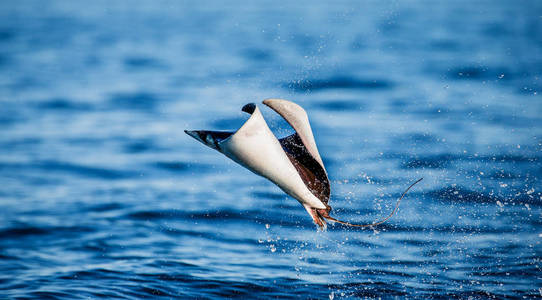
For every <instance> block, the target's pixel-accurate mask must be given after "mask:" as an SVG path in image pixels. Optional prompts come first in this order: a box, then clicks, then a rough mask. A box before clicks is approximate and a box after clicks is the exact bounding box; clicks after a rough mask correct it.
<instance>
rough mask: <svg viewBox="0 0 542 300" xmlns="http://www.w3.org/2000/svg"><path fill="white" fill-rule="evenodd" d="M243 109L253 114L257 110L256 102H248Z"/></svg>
mask: <svg viewBox="0 0 542 300" xmlns="http://www.w3.org/2000/svg"><path fill="white" fill-rule="evenodd" d="M241 110H242V111H244V112H246V113H248V114H253V113H254V111H255V110H256V104H254V103H249V104H246V105H245V106H243V108H242V109H241Z"/></svg>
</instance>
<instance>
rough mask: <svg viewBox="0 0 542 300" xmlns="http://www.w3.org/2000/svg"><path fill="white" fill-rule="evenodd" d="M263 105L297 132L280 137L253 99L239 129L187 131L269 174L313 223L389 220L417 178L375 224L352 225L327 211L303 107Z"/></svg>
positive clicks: (322, 173) (326, 186)
mask: <svg viewBox="0 0 542 300" xmlns="http://www.w3.org/2000/svg"><path fill="white" fill-rule="evenodd" d="M263 104H265V105H267V106H269V107H270V108H272V109H273V110H274V111H276V112H277V113H278V114H280V115H281V116H282V117H283V118H284V119H285V120H286V121H287V122H288V123H289V124H290V126H292V128H293V129H294V130H295V131H296V132H295V133H294V134H292V135H290V136H287V137H285V138H282V139H277V138H276V137H275V135H274V134H273V133H272V132H271V130H270V129H269V127H268V126H267V123H266V122H265V120H264V118H263V116H262V114H261V112H260V110H259V109H258V107H257V106H256V105H255V104H254V103H249V104H247V105H245V106H244V107H243V109H242V110H243V111H244V112H246V113H249V114H250V115H251V116H250V118H249V119H248V120H247V121H246V122H245V123H244V124H243V126H241V128H239V129H238V130H237V131H236V132H225V131H208V130H193V131H188V130H185V132H186V133H187V134H188V135H190V136H192V137H193V138H195V139H196V140H198V141H200V142H202V143H203V144H205V145H206V146H208V147H210V148H213V149H215V150H217V151H219V152H221V153H223V154H224V155H226V156H227V157H229V158H230V159H232V160H233V161H235V162H237V163H238V164H240V165H242V166H244V167H245V168H247V169H249V170H250V171H252V172H253V173H255V174H257V175H260V176H263V177H265V178H267V179H269V180H270V181H271V182H273V183H275V184H276V185H277V186H278V187H280V188H281V189H282V190H283V191H284V192H285V193H286V194H288V195H290V196H292V197H293V198H295V199H297V201H299V202H300V203H301V205H303V207H305V209H306V210H307V212H308V213H309V215H310V216H311V217H312V219H313V221H314V223H315V224H316V225H318V226H319V227H320V228H325V227H326V221H325V220H326V219H327V220H329V221H332V222H337V223H340V224H343V225H347V226H355V227H368V226H376V225H379V224H381V223H383V222H385V221H386V220H388V219H389V218H390V217H391V216H392V215H393V214H394V213H395V211H396V210H397V208H398V206H399V202H400V201H401V199H402V198H403V197H404V196H405V194H406V193H407V192H408V190H410V188H411V187H412V186H414V185H415V184H416V183H418V182H420V181H421V180H422V179H419V180H417V181H416V182H414V183H413V184H412V185H411V186H409V187H408V188H407V189H406V190H405V191H404V192H403V194H402V195H401V197H400V198H399V200H398V201H397V204H396V206H395V208H394V209H393V211H392V212H391V214H390V215H389V216H387V217H386V218H384V219H382V220H381V221H378V222H375V223H372V224H361V225H360V224H352V223H349V222H344V221H340V220H337V219H335V218H333V217H331V216H329V213H330V211H331V206H329V205H328V202H329V197H330V194H331V188H330V183H329V179H328V176H327V172H326V169H325V167H324V163H323V161H322V158H321V157H320V154H319V153H318V148H317V147H316V142H315V140H314V136H313V134H312V130H311V127H310V123H309V119H308V116H307V113H306V112H305V110H304V109H303V108H302V107H301V106H299V105H297V104H295V103H293V102H291V101H287V100H282V99H266V100H264V101H263Z"/></svg>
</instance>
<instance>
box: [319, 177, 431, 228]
mask: <svg viewBox="0 0 542 300" xmlns="http://www.w3.org/2000/svg"><path fill="white" fill-rule="evenodd" d="M422 179H423V178H420V179H418V180H416V182H414V183H413V184H411V185H410V186H409V187H408V188H407V189H406V190H405V191H404V192H403V194H401V197H399V200H397V204H395V208H394V209H393V211H392V212H391V213H390V215H389V216H387V217H385V218H384V219H382V220H380V221H377V222H374V223H372V224H352V223H348V222H344V221H341V220H337V219H335V218H333V217H331V216H330V215H329V211H326V210H323V209H320V210H318V215H319V216H320V217H321V218H325V219H327V220H329V221H332V222H335V223H339V224H343V225H346V226H352V227H372V226H377V225H380V224H382V223H384V222H386V221H387V220H388V219H389V218H391V217H392V216H393V215H394V214H395V212H396V211H397V209H398V208H399V203H401V200H402V199H403V197H405V195H406V193H407V192H408V191H409V190H410V188H412V187H413V186H414V185H416V184H417V183H418V182H420V181H422Z"/></svg>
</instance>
